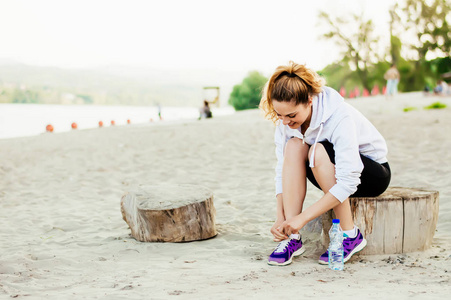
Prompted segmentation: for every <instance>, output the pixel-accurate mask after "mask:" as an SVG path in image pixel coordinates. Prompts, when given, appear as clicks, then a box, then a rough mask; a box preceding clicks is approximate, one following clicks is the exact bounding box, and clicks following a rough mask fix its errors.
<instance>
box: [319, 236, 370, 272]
mask: <svg viewBox="0 0 451 300" xmlns="http://www.w3.org/2000/svg"><path fill="white" fill-rule="evenodd" d="M365 246H366V240H365V239H364V238H363V235H362V233H361V232H360V229H359V228H357V236H356V237H355V238H350V237H345V238H344V240H343V251H344V258H343V262H347V261H348V260H349V259H350V258H351V256H353V255H354V254H356V253H357V252H359V251H361V250H362V249H363V248H365ZM318 262H319V263H320V264H321V265H327V264H329V252H328V251H327V250H326V252H324V253H323V254H322V255H321V256H320V257H319V260H318Z"/></svg>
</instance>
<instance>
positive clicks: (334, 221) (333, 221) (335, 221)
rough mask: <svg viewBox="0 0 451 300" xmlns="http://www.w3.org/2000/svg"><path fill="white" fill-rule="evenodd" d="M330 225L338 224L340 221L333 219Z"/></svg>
mask: <svg viewBox="0 0 451 300" xmlns="http://www.w3.org/2000/svg"><path fill="white" fill-rule="evenodd" d="M332 223H333V224H340V219H333V220H332Z"/></svg>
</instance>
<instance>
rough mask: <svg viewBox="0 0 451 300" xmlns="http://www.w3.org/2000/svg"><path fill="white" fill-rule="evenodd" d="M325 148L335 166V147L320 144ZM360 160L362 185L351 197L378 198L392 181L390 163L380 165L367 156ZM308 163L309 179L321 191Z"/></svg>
mask: <svg viewBox="0 0 451 300" xmlns="http://www.w3.org/2000/svg"><path fill="white" fill-rule="evenodd" d="M320 144H322V145H323V146H324V148H325V149H326V151H327V154H328V155H329V158H330V161H331V162H332V163H333V164H335V151H334V146H333V145H332V144H331V143H329V142H327V141H324V142H320ZM360 158H361V159H362V163H363V171H362V174H361V176H360V184H359V185H358V186H357V191H356V192H355V193H354V194H352V195H351V197H376V196H379V195H380V194H382V193H383V192H385V190H386V189H387V187H388V185H389V183H390V179H391V172H390V166H389V165H388V162H386V163H383V164H380V163H377V162H375V161H373V160H371V159H369V158H368V157H366V156H363V155H361V154H360ZM308 165H309V162H308V161H307V178H308V179H309V180H310V182H311V183H312V184H313V185H315V186H316V187H317V188H319V189H321V187H320V186H319V184H318V182H317V181H316V179H315V176H313V172H312V169H310V167H309V166H308Z"/></svg>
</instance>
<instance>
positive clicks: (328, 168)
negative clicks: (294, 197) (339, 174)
mask: <svg viewBox="0 0 451 300" xmlns="http://www.w3.org/2000/svg"><path fill="white" fill-rule="evenodd" d="M311 149H313V147H311ZM311 151H312V150H311ZM311 151H309V157H310V154H311V153H310V152H311ZM314 165H315V166H314V167H313V168H312V172H313V175H314V176H315V179H316V181H317V182H318V184H319V186H320V187H321V189H322V190H323V192H324V193H327V192H328V191H329V190H330V189H331V188H332V187H333V186H334V185H335V183H336V179H335V165H334V164H333V163H332V162H331V161H330V158H329V155H328V154H327V151H326V149H325V148H324V146H323V145H322V144H320V143H318V144H316V149H315V163H314ZM334 213H335V216H336V217H337V218H338V219H340V226H341V228H342V229H343V230H351V229H353V228H354V221H353V220H352V213H351V205H350V204H349V198H348V199H346V200H345V201H343V203H340V204H338V205H337V206H335V207H334Z"/></svg>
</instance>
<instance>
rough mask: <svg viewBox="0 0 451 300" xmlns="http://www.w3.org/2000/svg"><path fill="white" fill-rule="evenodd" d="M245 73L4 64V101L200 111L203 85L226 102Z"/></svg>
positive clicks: (0, 68)
mask: <svg viewBox="0 0 451 300" xmlns="http://www.w3.org/2000/svg"><path fill="white" fill-rule="evenodd" d="M244 76H245V74H239V72H230V71H221V70H215V69H211V70H177V71H176V70H158V69H152V68H147V67H129V66H108V67H101V68H96V69H80V70H77V69H62V68H56V67H41V66H30V65H24V64H19V63H14V62H4V61H3V62H1V61H0V102H3V103H8V102H16V103H17V102H19V103H24V102H25V103H27V102H29V103H53V104H67V103H76V104H81V103H85V104H89V103H94V104H114V105H155V104H156V103H160V104H162V105H172V106H199V105H200V104H201V103H202V98H203V97H204V96H205V95H204V94H203V91H202V88H203V86H220V87H221V102H222V103H223V104H226V103H227V100H228V96H229V94H230V91H231V88H232V87H233V85H234V84H237V83H239V82H241V80H242V78H243V77H244Z"/></svg>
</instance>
